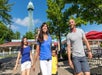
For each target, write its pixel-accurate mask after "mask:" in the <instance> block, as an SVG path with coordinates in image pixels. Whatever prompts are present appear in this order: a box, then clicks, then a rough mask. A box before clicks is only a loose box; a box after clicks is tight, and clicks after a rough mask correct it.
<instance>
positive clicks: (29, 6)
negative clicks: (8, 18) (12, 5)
mask: <svg viewBox="0 0 102 75" xmlns="http://www.w3.org/2000/svg"><path fill="white" fill-rule="evenodd" d="M27 10H28V17H29V25H28V31H32V30H33V10H34V6H33V3H32V2H31V0H30V1H29V3H28V6H27Z"/></svg>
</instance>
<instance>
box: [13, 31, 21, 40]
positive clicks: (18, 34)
mask: <svg viewBox="0 0 102 75" xmlns="http://www.w3.org/2000/svg"><path fill="white" fill-rule="evenodd" d="M14 39H20V32H18V31H16V32H15V33H14Z"/></svg>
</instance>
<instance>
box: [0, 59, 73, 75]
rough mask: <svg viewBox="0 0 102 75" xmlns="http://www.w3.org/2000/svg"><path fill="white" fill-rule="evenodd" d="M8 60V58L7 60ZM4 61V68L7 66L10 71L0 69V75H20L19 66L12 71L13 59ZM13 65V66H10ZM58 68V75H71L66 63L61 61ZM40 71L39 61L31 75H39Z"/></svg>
mask: <svg viewBox="0 0 102 75" xmlns="http://www.w3.org/2000/svg"><path fill="white" fill-rule="evenodd" d="M7 59H8V58H7ZM7 59H6V61H5V62H4V63H5V64H4V65H5V66H6V65H8V66H9V67H10V69H8V68H7V67H6V68H5V69H3V70H2V69H1V70H0V75H20V73H21V71H20V65H19V67H18V69H17V71H15V72H14V71H13V66H14V63H15V61H16V59H15V58H11V59H9V60H10V61H7ZM12 63H13V66H12ZM58 65H59V67H58V75H73V74H72V70H71V69H70V68H69V66H68V63H67V61H62V62H59V63H58ZM39 73H40V70H39V61H37V63H36V69H35V71H31V75H40V74H39Z"/></svg>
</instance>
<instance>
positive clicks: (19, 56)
mask: <svg viewBox="0 0 102 75" xmlns="http://www.w3.org/2000/svg"><path fill="white" fill-rule="evenodd" d="M20 58H21V52H20V51H19V52H18V55H17V59H16V64H15V67H14V70H16V69H17V67H18V64H19V60H20Z"/></svg>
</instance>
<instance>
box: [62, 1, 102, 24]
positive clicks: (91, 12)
mask: <svg viewBox="0 0 102 75" xmlns="http://www.w3.org/2000/svg"><path fill="white" fill-rule="evenodd" d="M64 3H65V5H67V4H71V6H70V7H69V8H67V9H66V17H68V16H70V15H74V16H75V17H76V18H77V17H80V18H81V19H82V20H84V21H85V22H90V23H91V24H92V23H97V24H102V17H101V16H102V0H85V1H84V0H64Z"/></svg>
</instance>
